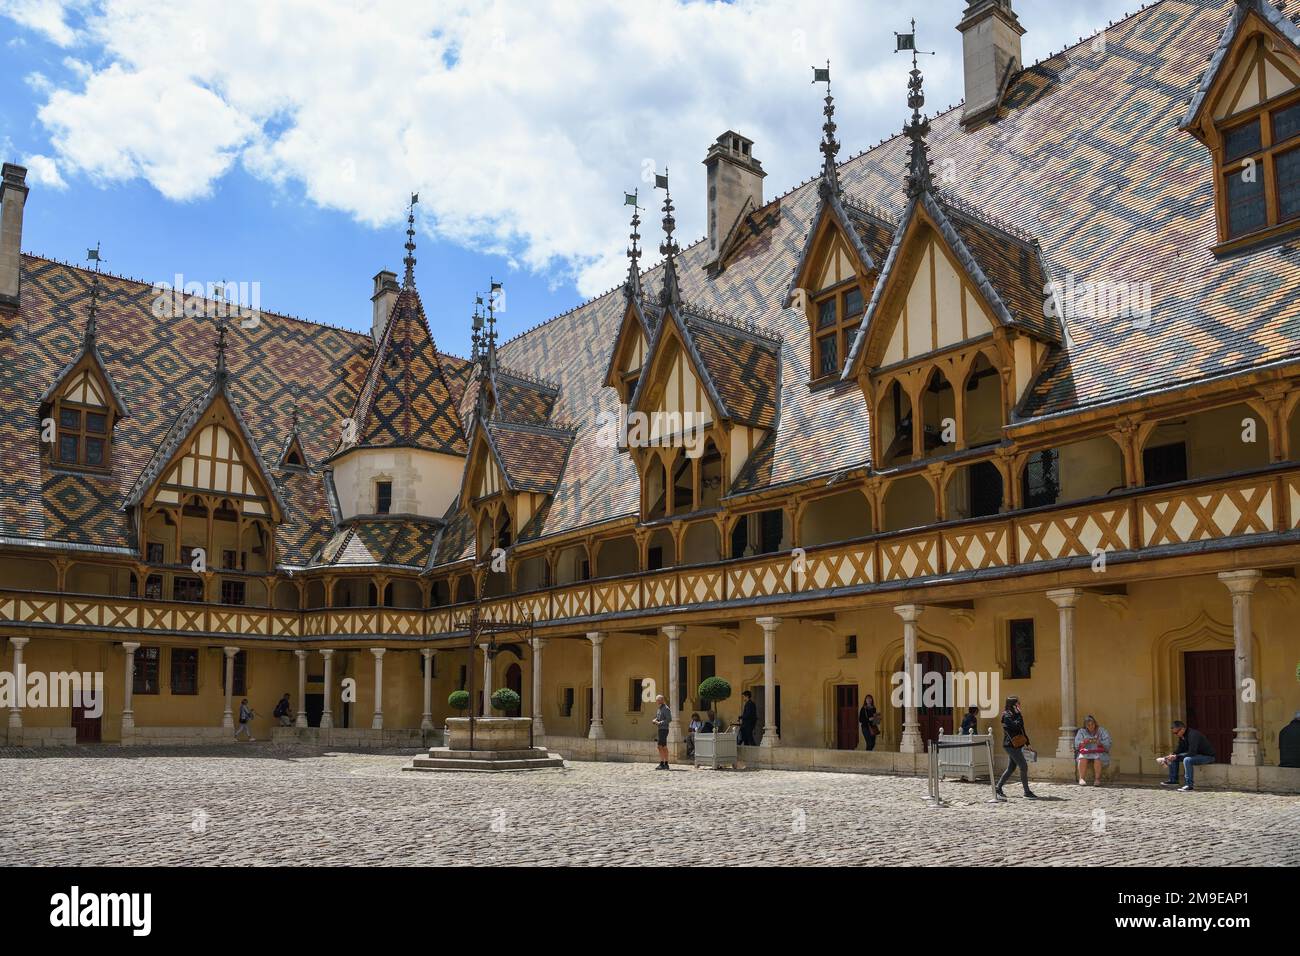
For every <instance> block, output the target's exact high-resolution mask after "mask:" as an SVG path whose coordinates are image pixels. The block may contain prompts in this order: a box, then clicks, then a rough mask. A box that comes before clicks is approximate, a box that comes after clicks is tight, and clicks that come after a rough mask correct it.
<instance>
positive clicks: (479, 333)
mask: <svg viewBox="0 0 1300 956" xmlns="http://www.w3.org/2000/svg"><path fill="white" fill-rule="evenodd" d="M472 325H473V330H474V331H473V334H472V335H471V336H470V342H471V346H470V353H469V361H470V364H471V365H476V364H478V360H479V359H480V358H482V357H483V297H482V296H481V295H476V296H474V314H473V316H472Z"/></svg>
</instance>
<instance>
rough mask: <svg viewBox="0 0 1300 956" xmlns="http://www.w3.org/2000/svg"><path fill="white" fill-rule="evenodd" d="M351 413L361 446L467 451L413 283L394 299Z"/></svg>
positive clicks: (463, 452) (455, 452) (446, 380)
mask: <svg viewBox="0 0 1300 956" xmlns="http://www.w3.org/2000/svg"><path fill="white" fill-rule="evenodd" d="M352 418H353V420H354V421H355V422H356V439H357V440H356V444H357V445H358V446H361V447H375V446H378V447H389V446H393V447H405V448H423V449H425V450H426V451H436V452H442V453H444V454H448V455H462V456H463V455H465V454H466V453H467V449H466V445H465V433H464V430H463V428H462V427H461V421H460V415H459V413H458V412H457V408H456V399H455V392H454V391H453V389H452V388H451V387H450V386H449V385H448V376H447V374H446V373H445V372H444V371H443V368H442V360H441V358H440V356H439V355H438V348H437V346H436V345H434V342H433V334H432V333H431V332H430V331H429V323H428V321H427V320H426V319H425V317H424V306H423V305H422V304H421V302H420V295H419V293H418V292H416V291H415V286H414V285H412V286H408V287H406V288H403V289H402V291H401V292H399V293H398V295H397V300H396V301H395V302H394V303H393V310H392V314H391V316H390V318H389V320H388V324H387V325H386V326H384V333H383V336H382V337H381V338H380V340H379V345H378V347H377V348H376V349H375V355H374V359H373V360H372V362H371V365H370V371H369V373H368V374H367V376H366V382H365V385H364V387H363V388H362V391H361V394H360V395H359V396H358V397H357V404H356V408H355V409H353V412H352ZM341 450H342V448H340V451H341Z"/></svg>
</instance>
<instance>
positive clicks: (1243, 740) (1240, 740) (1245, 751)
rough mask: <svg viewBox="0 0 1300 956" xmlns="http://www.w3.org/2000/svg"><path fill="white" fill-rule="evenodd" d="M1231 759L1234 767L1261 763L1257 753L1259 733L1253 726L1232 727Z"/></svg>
mask: <svg viewBox="0 0 1300 956" xmlns="http://www.w3.org/2000/svg"><path fill="white" fill-rule="evenodd" d="M1232 733H1233V739H1232V759H1231V760H1230V761H1229V763H1231V764H1232V765H1233V766H1235V767H1258V766H1260V764H1261V763H1262V761H1261V759H1260V755H1259V735H1258V733H1257V732H1256V730H1255V728H1254V727H1234V728H1232Z"/></svg>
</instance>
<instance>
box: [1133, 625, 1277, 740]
mask: <svg viewBox="0 0 1300 956" xmlns="http://www.w3.org/2000/svg"><path fill="white" fill-rule="evenodd" d="M1250 642H1251V646H1252V656H1253V657H1254V659H1255V660H1256V661H1258V660H1260V659H1261V658H1260V647H1259V638H1258V637H1257V636H1256V635H1255V633H1254V632H1253V631H1252V632H1251V636H1250ZM1234 648H1235V643H1234V641H1233V633H1232V624H1231V623H1228V624H1224V623H1221V622H1220V621H1217V620H1215V619H1214V618H1212V617H1211V616H1210V615H1209V614H1207V613H1206V612H1205V611H1203V610H1202V611H1199V612H1197V614H1196V617H1195V618H1193V619H1192V620H1191V622H1190V623H1188V624H1185V625H1183V626H1182V627H1177V628H1174V629H1172V630H1169V631H1166V632H1165V633H1163V634H1161V635H1160V636H1159V637H1158V638H1156V639H1155V641H1154V642H1153V643H1152V645H1151V679H1152V687H1151V727H1150V730H1149V736H1148V740H1149V743H1150V746H1151V751H1150V752H1151V753H1152V754H1156V753H1168V751H1169V746H1170V744H1169V725H1170V724H1171V723H1172V722H1173V721H1175V720H1182V719H1183V714H1184V712H1185V711H1186V708H1187V695H1186V689H1185V687H1184V686H1183V680H1184V678H1183V655H1184V654H1185V653H1187V652H1188V651H1209V650H1215V651H1222V650H1227V651H1231V650H1233V649H1234ZM1255 706H1256V708H1258V704H1256V705H1255ZM1254 722H1255V726H1256V727H1258V726H1259V715H1258V713H1256V714H1255V717H1254ZM1226 758H1227V755H1226V754H1225V755H1221V757H1220V759H1221V760H1222V761H1223V762H1226Z"/></svg>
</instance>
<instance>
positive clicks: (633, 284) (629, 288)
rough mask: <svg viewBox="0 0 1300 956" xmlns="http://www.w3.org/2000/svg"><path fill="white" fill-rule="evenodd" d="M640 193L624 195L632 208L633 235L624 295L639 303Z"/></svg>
mask: <svg viewBox="0 0 1300 956" xmlns="http://www.w3.org/2000/svg"><path fill="white" fill-rule="evenodd" d="M639 193H640V190H639V189H634V190H633V191H632V192H630V193H624V194H623V205H625V206H631V207H632V233H631V235H629V236H628V239H629V240H630V241H631V245H629V246H628V247H627V282H626V283H625V284H624V286H623V294H624V295H625V296H626V297H627V300H628V301H629V302H637V301H640V299H641V268H640V266H639V265H638V262H639V260H640V259H641V249H640V247H639V246H638V245H637V242H638V240H640V238H641V233H640V232H639V231H638V228H637V227H639V226H640V225H641V207H640V206H638V205H637V198H638V194H639Z"/></svg>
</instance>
